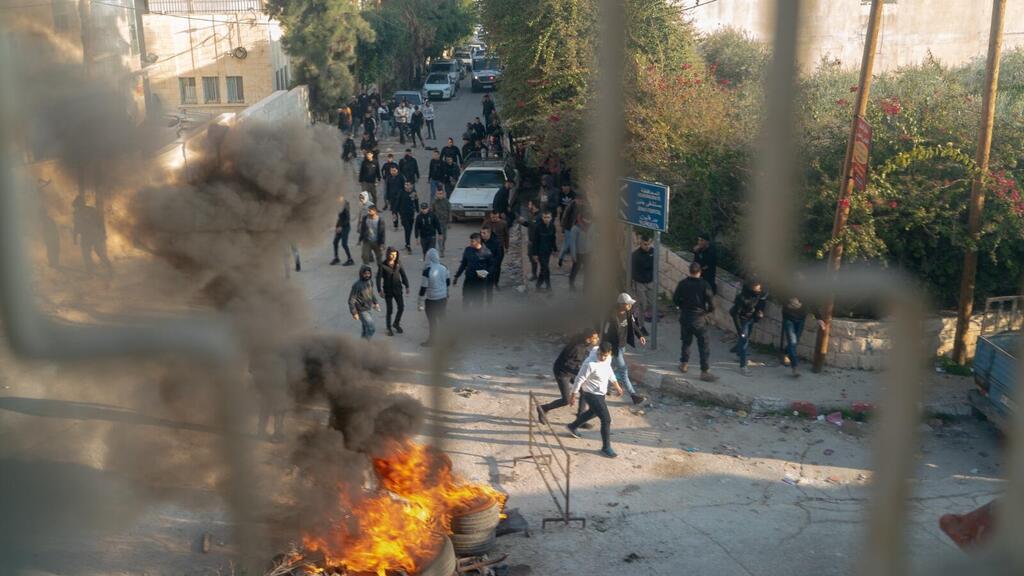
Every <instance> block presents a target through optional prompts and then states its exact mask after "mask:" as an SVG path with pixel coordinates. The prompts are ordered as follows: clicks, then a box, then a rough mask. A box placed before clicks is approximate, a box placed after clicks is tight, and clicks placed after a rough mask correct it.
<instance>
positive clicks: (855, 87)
mask: <svg viewBox="0 0 1024 576" xmlns="http://www.w3.org/2000/svg"><path fill="white" fill-rule="evenodd" d="M857 90H860V86H857V85H856V84H854V85H853V86H850V92H856V91H857Z"/></svg>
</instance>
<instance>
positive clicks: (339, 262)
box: [331, 258, 341, 266]
mask: <svg viewBox="0 0 1024 576" xmlns="http://www.w3.org/2000/svg"><path fill="white" fill-rule="evenodd" d="M338 264H341V260H338V259H337V258H335V259H334V260H331V266H337V265H338Z"/></svg>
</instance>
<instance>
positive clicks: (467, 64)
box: [452, 48, 473, 71]
mask: <svg viewBox="0 0 1024 576" xmlns="http://www.w3.org/2000/svg"><path fill="white" fill-rule="evenodd" d="M452 58H454V59H456V60H458V61H459V64H461V65H462V69H463V70H465V71H469V70H471V69H472V68H473V52H472V50H470V49H469V48H460V49H459V50H456V51H455V54H453V55H452Z"/></svg>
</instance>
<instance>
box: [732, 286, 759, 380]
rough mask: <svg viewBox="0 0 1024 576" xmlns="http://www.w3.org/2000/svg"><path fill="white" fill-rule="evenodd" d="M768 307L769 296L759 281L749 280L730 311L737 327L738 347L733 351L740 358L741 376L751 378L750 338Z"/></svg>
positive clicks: (737, 295) (734, 347)
mask: <svg viewBox="0 0 1024 576" xmlns="http://www.w3.org/2000/svg"><path fill="white" fill-rule="evenodd" d="M767 305H768V294H766V293H765V292H764V290H763V289H762V286H761V282H760V281H759V280H748V281H747V282H744V283H743V289H742V290H740V291H739V292H738V293H737V294H736V299H735V300H733V302H732V308H730V309H729V316H731V317H732V322H733V325H734V326H735V327H736V338H737V339H736V345H735V346H733V348H732V351H733V352H735V353H736V355H737V356H739V359H740V374H743V375H744V376H750V375H751V372H750V368H747V356H748V354H749V352H750V336H751V333H752V332H753V331H754V324H757V322H758V321H759V320H761V318H764V309H765V306H767Z"/></svg>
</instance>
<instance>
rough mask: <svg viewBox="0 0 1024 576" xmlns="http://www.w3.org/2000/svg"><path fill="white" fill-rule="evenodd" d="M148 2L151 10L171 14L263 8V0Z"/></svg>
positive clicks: (258, 10) (153, 0)
mask: <svg viewBox="0 0 1024 576" xmlns="http://www.w3.org/2000/svg"><path fill="white" fill-rule="evenodd" d="M147 4H148V7H149V11H150V12H165V13H169V14H221V13H225V12H249V11H250V10H253V11H256V12H260V11H262V10H263V0H149V2H148V3H147Z"/></svg>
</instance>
